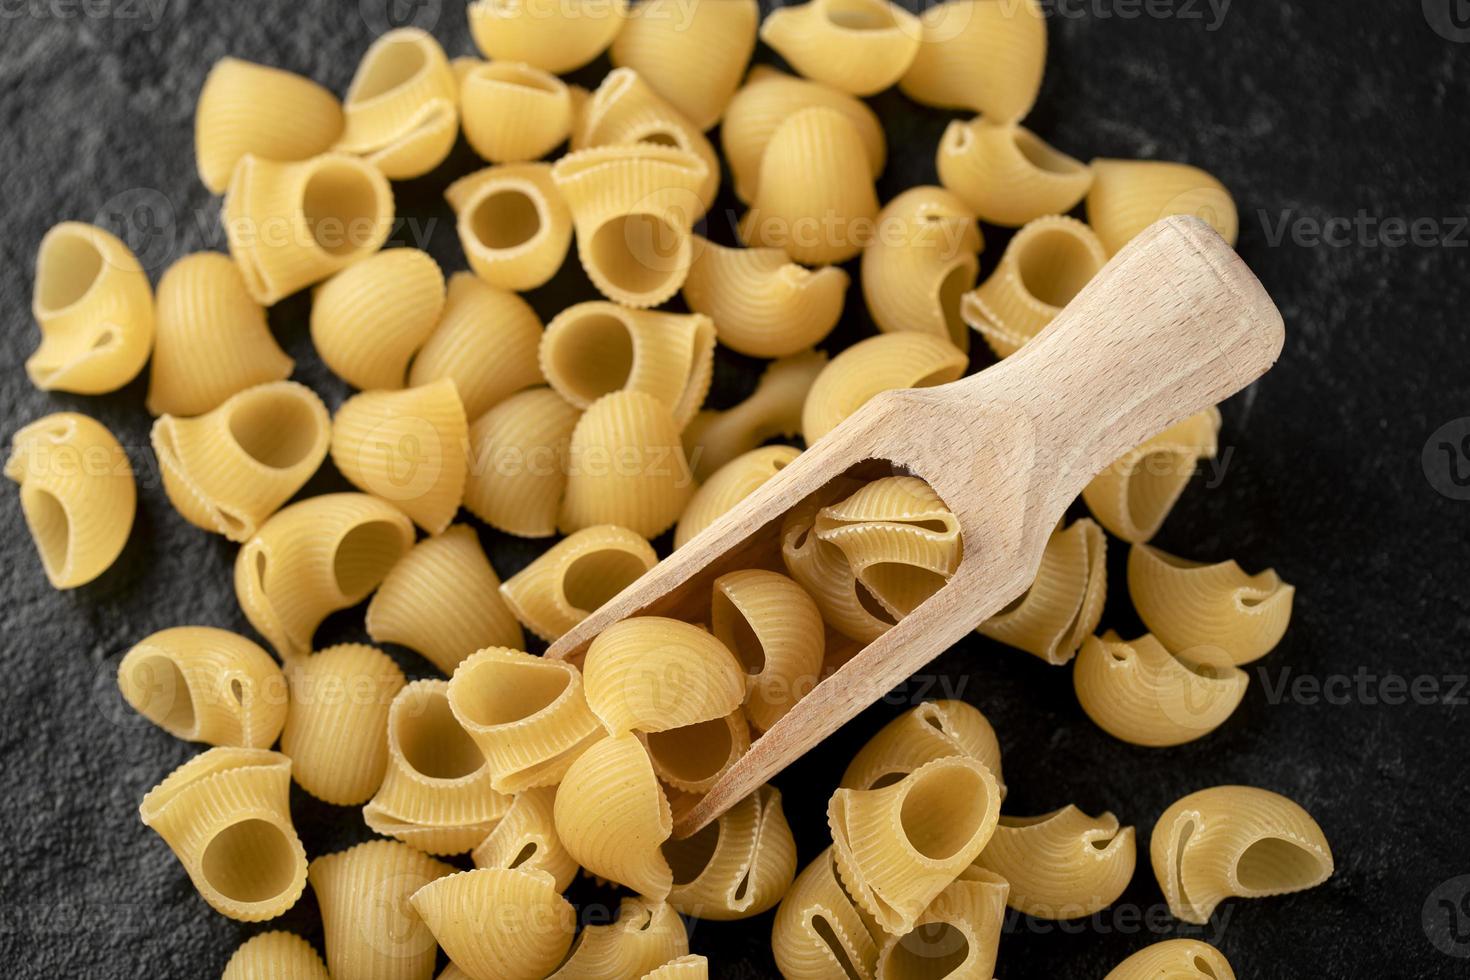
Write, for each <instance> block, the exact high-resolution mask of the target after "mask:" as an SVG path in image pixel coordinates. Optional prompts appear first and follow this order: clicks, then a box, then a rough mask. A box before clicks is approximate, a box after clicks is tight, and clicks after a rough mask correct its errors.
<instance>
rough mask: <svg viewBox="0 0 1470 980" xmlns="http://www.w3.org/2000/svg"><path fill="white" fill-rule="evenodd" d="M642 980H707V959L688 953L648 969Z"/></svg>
mask: <svg viewBox="0 0 1470 980" xmlns="http://www.w3.org/2000/svg"><path fill="white" fill-rule="evenodd" d="M642 980H709V960H708V959H706V958H705V957H703V956H698V955H696V954H693V953H690V954H688V955H685V956H681V957H679V958H678V959H674V960H670V961H669V962H667V963H665V964H664V965H663V966H661V967H659V968H658V969H657V970H650V971H649V972H647V973H645V974H643V977H642Z"/></svg>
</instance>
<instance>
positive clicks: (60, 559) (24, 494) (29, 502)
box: [20, 487, 71, 582]
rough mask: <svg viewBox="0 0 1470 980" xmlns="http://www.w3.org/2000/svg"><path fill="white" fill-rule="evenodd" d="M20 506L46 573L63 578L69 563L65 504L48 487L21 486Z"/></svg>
mask: <svg viewBox="0 0 1470 980" xmlns="http://www.w3.org/2000/svg"><path fill="white" fill-rule="evenodd" d="M20 506H21V510H22V511H24V512H25V518H26V523H27V524H28V525H30V529H31V538H32V540H34V541H35V542H36V551H37V552H38V553H39V554H40V556H41V564H42V566H43V567H44V568H45V569H46V574H47V576H49V577H50V578H51V580H52V581H53V582H56V581H61V580H64V579H65V578H67V572H68V571H69V570H70V566H71V555H70V552H71V518H70V517H69V516H68V515H67V513H66V505H65V504H63V503H62V502H61V500H60V499H59V498H58V497H57V496H56V495H55V494H54V493H52V492H51V491H50V490H42V489H41V488H40V487H21V491H20Z"/></svg>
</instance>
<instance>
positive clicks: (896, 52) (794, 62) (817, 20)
mask: <svg viewBox="0 0 1470 980" xmlns="http://www.w3.org/2000/svg"><path fill="white" fill-rule="evenodd" d="M922 34H923V30H922V28H921V27H920V22H919V19H918V18H917V17H915V16H914V15H913V14H911V13H909V12H908V11H907V10H905V9H904V8H903V7H900V6H899V5H898V4H895V3H889V2H887V0H808V2H807V3H803V4H799V5H796V6H787V7H778V8H776V9H775V10H773V11H772V12H771V13H770V14H768V15H767V16H766V19H765V20H764V21H763V22H762V23H761V30H760V37H761V40H762V41H764V42H765V43H766V44H767V45H769V46H770V47H771V48H772V49H774V50H775V52H776V53H777V54H779V55H780V56H781V57H783V58H785V59H786V61H787V62H788V63H789V64H790V65H791V66H792V67H793V68H795V69H796V70H797V71H799V72H801V74H803V75H805V76H806V77H807V78H811V79H815V80H816V81H819V82H823V83H825V84H827V85H831V86H832V87H833V88H836V89H840V90H842V91H844V92H851V93H852V94H853V95H874V94H876V93H878V92H881V91H883V90H884V89H886V88H888V87H889V86H891V85H893V84H894V83H895V82H897V81H898V80H899V79H900V78H902V77H903V75H904V73H905V72H907V71H908V70H909V66H910V65H912V64H913V61H914V57H915V55H917V54H918V51H919V43H920V40H921V37H922Z"/></svg>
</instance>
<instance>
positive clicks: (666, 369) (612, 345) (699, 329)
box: [540, 302, 715, 428]
mask: <svg viewBox="0 0 1470 980" xmlns="http://www.w3.org/2000/svg"><path fill="white" fill-rule="evenodd" d="M714 355H715V326H714V323H713V322H712V321H711V320H710V318H709V317H707V316H703V315H701V314H697V313H696V314H683V313H664V312H660V311H654V310H629V309H627V308H625V307H621V306H618V305H617V304H616V303H605V302H591V303H578V304H577V305H575V306H571V307H568V308H567V309H565V310H563V311H562V312H561V313H559V314H558V315H557V316H556V318H555V319H553V320H552V321H551V323H550V324H548V325H547V327H546V333H545V334H544V335H543V336H542V338H541V349H540V363H541V373H542V374H544V375H545V377H546V380H547V381H549V382H550V383H551V387H552V388H554V389H556V391H557V392H558V393H559V394H560V395H561V396H562V397H563V398H565V399H566V400H567V401H568V402H570V403H571V404H573V405H575V406H576V407H577V408H583V409H585V408H588V407H589V406H591V404H592V403H593V402H595V401H596V400H597V399H599V398H601V397H602V396H603V395H606V394H609V393H611V392H614V391H641V392H644V393H645V394H648V395H652V396H653V397H654V398H657V399H658V400H659V401H661V402H663V403H664V405H666V406H667V407H668V409H669V411H670V412H672V413H673V416H674V422H675V424H677V425H678V426H679V427H680V428H683V426H684V425H685V424H687V423H688V421H689V419H690V418H692V417H693V415H694V413H695V411H696V410H698V408H699V406H700V403H701V402H703V401H704V396H705V394H706V393H707V392H708V391H709V386H710V379H711V377H712V375H713V373H714Z"/></svg>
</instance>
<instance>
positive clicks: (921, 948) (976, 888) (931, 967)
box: [874, 867, 1010, 980]
mask: <svg viewBox="0 0 1470 980" xmlns="http://www.w3.org/2000/svg"><path fill="white" fill-rule="evenodd" d="M1009 891H1010V885H1008V884H1007V883H1006V880H1005V879H1004V878H1002V877H1001V876H1000V875H997V874H993V873H991V872H989V871H985V870H983V869H980V868H974V867H971V868H967V869H965V871H963V872H961V874H960V877H959V878H958V879H957V880H955V881H954V882H953V883H951V884H950V885H949V887H947V888H945V889H944V891H942V892H940V893H939V896H938V897H937V898H935V899H934V901H933V902H931V903H930V904H929V908H928V909H926V910H925V911H924V914H923V915H922V916H920V917H919V921H918V922H916V923H915V924H914V928H913V929H911V930H909V931H908V932H906V933H904V934H902V935H897V936H887V937H886V938H885V939H884V941H883V946H882V948H881V949H880V950H879V951H878V965H877V969H876V970H875V972H874V978H875V980H919V978H922V977H930V976H933V975H934V974H935V973H936V972H937V971H939V970H944V971H946V972H944V974H943V976H945V977H952V978H954V980H965V978H975V980H980V978H986V980H989V978H991V977H993V976H995V960H996V955H997V953H998V952H999V946H1000V936H1001V930H1002V929H1003V928H1004V926H1005V917H1006V895H1007V893H1008V892H1009Z"/></svg>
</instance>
